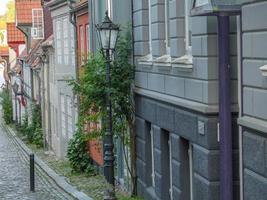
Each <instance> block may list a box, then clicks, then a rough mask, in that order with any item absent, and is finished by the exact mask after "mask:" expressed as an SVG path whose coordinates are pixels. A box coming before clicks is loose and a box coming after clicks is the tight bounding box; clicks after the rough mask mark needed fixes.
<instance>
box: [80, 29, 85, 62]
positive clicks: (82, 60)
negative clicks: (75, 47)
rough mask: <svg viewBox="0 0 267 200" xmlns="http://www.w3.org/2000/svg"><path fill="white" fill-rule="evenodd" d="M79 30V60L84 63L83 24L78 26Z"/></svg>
mask: <svg viewBox="0 0 267 200" xmlns="http://www.w3.org/2000/svg"><path fill="white" fill-rule="evenodd" d="M79 32H80V44H81V52H80V59H81V60H80V61H81V64H84V53H85V46H84V35H85V30H84V26H83V25H80V26H79Z"/></svg>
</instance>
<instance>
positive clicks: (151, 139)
mask: <svg viewBox="0 0 267 200" xmlns="http://www.w3.org/2000/svg"><path fill="white" fill-rule="evenodd" d="M150 141H151V186H152V187H153V188H155V160H154V132H153V128H152V127H151V129H150Z"/></svg>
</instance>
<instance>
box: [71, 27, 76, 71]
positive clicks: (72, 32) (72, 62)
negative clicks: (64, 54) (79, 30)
mask: <svg viewBox="0 0 267 200" xmlns="http://www.w3.org/2000/svg"><path fill="white" fill-rule="evenodd" d="M70 41H71V64H72V66H75V41H74V27H73V26H71V30H70Z"/></svg>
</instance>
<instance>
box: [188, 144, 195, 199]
mask: <svg viewBox="0 0 267 200" xmlns="http://www.w3.org/2000/svg"><path fill="white" fill-rule="evenodd" d="M188 158H189V174H190V200H193V199H194V195H193V194H194V193H193V145H192V144H190V143H189V148H188Z"/></svg>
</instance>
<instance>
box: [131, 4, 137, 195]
mask: <svg viewBox="0 0 267 200" xmlns="http://www.w3.org/2000/svg"><path fill="white" fill-rule="evenodd" d="M133 1H134V0H131V18H132V27H131V28H132V30H131V31H132V33H131V35H132V64H133V65H134V64H135V52H134V25H133V21H134V14H133V5H134V3H133ZM134 87H135V85H134V84H133V86H132V94H133V96H132V97H133V99H132V101H133V102H134ZM133 120H134V121H133V127H131V128H132V131H131V136H130V137H131V141H130V142H131V148H132V150H131V151H132V152H131V168H132V176H133V177H132V178H133V186H132V195H137V173H136V157H137V156H136V131H135V115H134V119H133Z"/></svg>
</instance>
